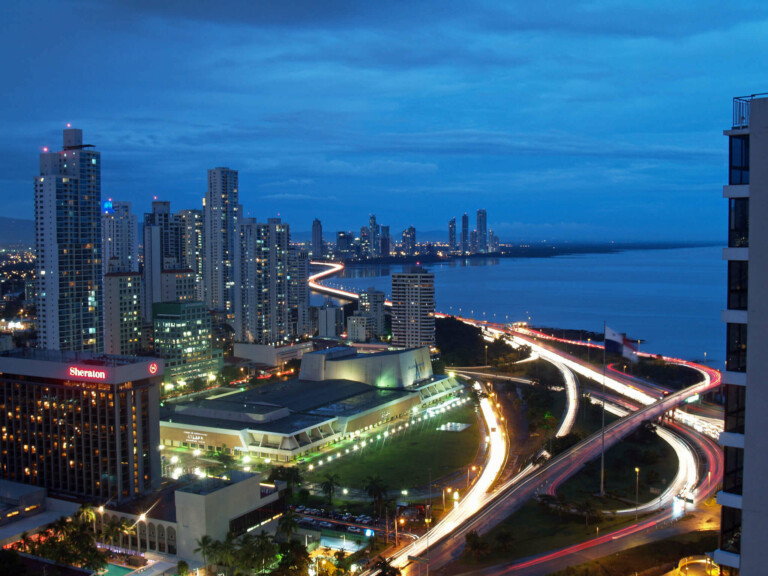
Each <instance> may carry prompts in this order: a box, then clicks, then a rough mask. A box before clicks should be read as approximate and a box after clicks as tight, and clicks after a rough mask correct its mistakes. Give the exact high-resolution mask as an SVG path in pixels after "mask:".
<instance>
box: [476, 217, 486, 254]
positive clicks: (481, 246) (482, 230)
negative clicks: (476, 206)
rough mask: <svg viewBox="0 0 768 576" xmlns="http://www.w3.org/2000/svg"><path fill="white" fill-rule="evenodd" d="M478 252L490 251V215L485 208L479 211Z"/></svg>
mask: <svg viewBox="0 0 768 576" xmlns="http://www.w3.org/2000/svg"><path fill="white" fill-rule="evenodd" d="M477 252H478V253H480V254H486V253H487V252H488V215H487V214H486V212H485V209H484V208H481V209H480V210H478V211H477Z"/></svg>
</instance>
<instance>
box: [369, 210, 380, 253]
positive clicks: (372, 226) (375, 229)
mask: <svg viewBox="0 0 768 576" xmlns="http://www.w3.org/2000/svg"><path fill="white" fill-rule="evenodd" d="M368 229H369V234H370V238H369V239H370V243H371V256H373V257H374V258H378V257H379V256H381V243H380V242H381V241H380V240H379V237H380V227H379V225H378V224H377V223H376V214H371V217H370V218H369V219H368Z"/></svg>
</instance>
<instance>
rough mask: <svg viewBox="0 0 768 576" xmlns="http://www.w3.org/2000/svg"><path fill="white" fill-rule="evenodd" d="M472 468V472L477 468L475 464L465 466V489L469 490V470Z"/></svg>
mask: <svg viewBox="0 0 768 576" xmlns="http://www.w3.org/2000/svg"><path fill="white" fill-rule="evenodd" d="M470 470H472V472H474V471H475V470H477V466H467V490H469V471H470Z"/></svg>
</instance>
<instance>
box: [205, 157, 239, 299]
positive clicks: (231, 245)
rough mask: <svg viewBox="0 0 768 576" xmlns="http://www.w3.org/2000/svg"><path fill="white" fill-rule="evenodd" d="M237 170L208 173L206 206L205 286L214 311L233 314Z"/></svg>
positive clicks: (237, 216)
mask: <svg viewBox="0 0 768 576" xmlns="http://www.w3.org/2000/svg"><path fill="white" fill-rule="evenodd" d="M237 182H238V175H237V170H230V169H229V168H214V169H212V170H208V191H207V192H206V195H205V201H204V204H203V285H204V292H205V303H206V304H207V305H208V308H210V309H211V310H217V311H220V312H227V313H232V312H233V303H234V286H235V280H234V278H235V261H234V260H235V246H236V244H237V238H238V231H237V225H238V219H239V218H240V214H241V212H242V209H241V207H240V205H239V204H238V187H237Z"/></svg>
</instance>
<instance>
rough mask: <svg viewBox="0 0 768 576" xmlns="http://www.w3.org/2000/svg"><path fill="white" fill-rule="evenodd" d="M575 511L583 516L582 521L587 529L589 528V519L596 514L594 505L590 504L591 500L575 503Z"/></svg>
mask: <svg viewBox="0 0 768 576" xmlns="http://www.w3.org/2000/svg"><path fill="white" fill-rule="evenodd" d="M576 511H577V512H579V513H580V514H584V521H585V522H586V524H587V528H589V519H590V517H594V516H595V515H596V513H597V509H596V508H595V505H594V504H593V503H592V500H584V501H583V502H579V503H577V504H576Z"/></svg>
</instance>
